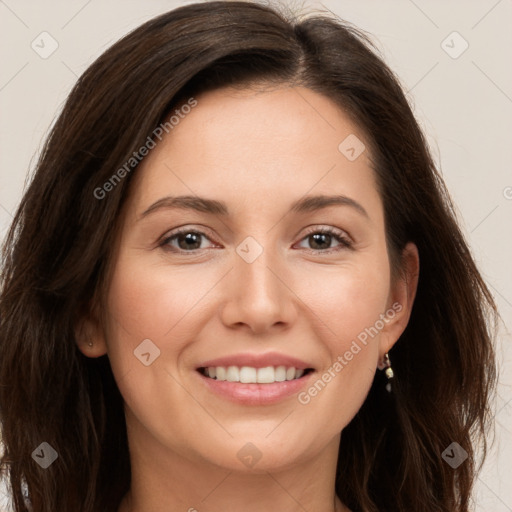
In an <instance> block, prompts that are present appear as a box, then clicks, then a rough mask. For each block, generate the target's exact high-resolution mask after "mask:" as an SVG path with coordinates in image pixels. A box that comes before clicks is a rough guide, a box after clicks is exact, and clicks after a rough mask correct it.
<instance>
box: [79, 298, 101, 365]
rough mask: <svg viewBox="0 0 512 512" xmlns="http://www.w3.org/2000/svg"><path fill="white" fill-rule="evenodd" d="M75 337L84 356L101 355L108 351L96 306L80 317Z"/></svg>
mask: <svg viewBox="0 0 512 512" xmlns="http://www.w3.org/2000/svg"><path fill="white" fill-rule="evenodd" d="M75 339H76V344H77V346H78V349H79V350H80V352H82V354H84V356H87V357H101V356H103V355H105V354H106V353H107V343H106V339H105V333H104V330H103V328H102V326H101V321H100V315H99V314H98V310H97V308H95V307H94V306H92V307H91V308H90V310H89V311H88V312H87V313H86V314H84V315H83V316H82V317H81V318H80V320H79V322H78V324H77V326H76V328H75Z"/></svg>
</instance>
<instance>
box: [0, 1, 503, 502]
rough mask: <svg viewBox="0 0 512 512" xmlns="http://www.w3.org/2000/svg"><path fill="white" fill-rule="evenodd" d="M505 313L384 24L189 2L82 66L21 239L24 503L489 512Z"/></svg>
mask: <svg viewBox="0 0 512 512" xmlns="http://www.w3.org/2000/svg"><path fill="white" fill-rule="evenodd" d="M495 311H496V310H495V306H494V303H493V300H492V297H491V295H490V293H489V291H488V289H487V287H486V286H485V284H484V282H483V280H482V278H481V276H480V274H479V272H478V270H477V268H476V266H475V264H474V261H473V259H472V257H471V254H470V252H469V249H468V245H467V243H466V242H465V240H464V238H463V235H462V234H461V231H460V229H459V227H458V226H457V223H456V220H455V217H454V214H453V210H452V206H451V202H450V199H449V196H448V194H447V192H446V190H445V188H444V185H443V182H442V179H441V177H440V176H439V174H438V172H437V171H436V169H435V165H434V163H433V161H432V158H431V156H430V154H429V152H428V148H427V144H426V142H425V139H424V137H423V135H422V133H421V130H420V128H419V126H418V124H417V122H416V120H415V119H414V116H413V114H412V112H411V109H410V107H409V106H408V104H407V101H406V99H405V97H404V94H403V92H402V90H401V89H400V87H399V85H398V82H397V79H396V78H395V77H394V75H393V73H392V72H391V71H390V70H389V69H388V68H387V67H386V65H385V64H384V62H383V61H382V60H381V59H380V58H379V57H378V56H377V55H376V53H375V52H374V51H373V49H372V47H371V43H370V42H369V41H368V40H367V39H366V38H365V37H364V36H363V35H362V34H361V33H360V32H358V31H357V30H355V29H354V28H352V27H350V26H349V25H348V24H345V23H342V22H340V21H339V20H337V19H332V18H330V17H327V16H320V15H317V16H310V17H307V18H304V19H298V18H297V19H292V18H291V17H287V16H286V15H285V14H283V13H282V12H279V11H278V10H277V9H276V8H270V7H265V6H262V5H259V4H256V3H251V2H237V1H235V2H210V3H206V4H205V3H200V4H199V3H198V4H192V5H187V6H184V7H180V8H178V9H175V10H173V11H170V12H168V13H166V14H163V15H161V16H159V17H157V18H155V19H153V20H150V21H149V22H147V23H145V24H144V25H142V26H141V27H139V28H138V29H136V30H134V31H133V32H132V33H130V34H128V35H127V36H126V37H124V38H123V39H122V40H121V41H119V42H117V43H116V44H114V45H113V46H112V47H111V48H110V49H109V50H107V51H106V52H105V53H104V54H103V55H102V56H100V58H99V59H98V60H97V61H96V62H94V63H93V64H92V65H91V66H90V67H89V69H88V70H87V71H86V72H85V73H84V75H83V76H82V77H81V78H80V79H79V81H78V83H77V84H76V86H75V88H74V89H73V91H72V92H71V94H70V96H69V98H68V101H67V103H66V105H65V107H64V109H63V112H62V114H61V115H60V117H59V119H58V120H57V122H56V124H55V126H54V128H53V130H52V132H51V135H50V137H49V139H48V141H47V143H46V145H45V148H44V151H43V154H42V156H41V159H40V162H39V164H38V168H37V170H36V173H35V175H34V177H33V179H32V181H31V184H30V186H29V188H28V190H27V192H26V193H25V195H24V197H23V199H22V202H21V204H20V206H19V209H18V211H17V213H16V216H15V219H14V222H13V225H12V227H11V230H10V232H9V236H8V238H7V242H6V244H5V248H4V253H3V276H2V290H1V297H0V314H1V319H0V321H1V323H0V356H1V359H0V383H1V385H0V408H1V415H2V416H1V418H2V434H3V442H4V445H5V454H4V457H3V459H2V464H3V466H4V469H5V471H6V472H8V475H9V479H10V483H11V485H12V489H13V500H14V508H15V511H16V512H21V511H25V510H29V509H30V510H32V511H33V512H43V511H44V512H47V511H55V510H73V511H80V512H86V511H87V512H93V511H94V512H97V511H109V512H111V511H117V512H141V511H147V512H149V511H151V512H153V511H161V510H166V511H168V510H189V512H190V511H193V510H197V511H199V512H203V511H214V510H215V511H216V510H245V511H259V510H269V509H279V510H286V511H297V510H311V511H318V512H320V511H322V512H323V511H325V512H327V511H329V512H331V511H333V510H335V511H337V512H340V511H348V510H351V511H353V512H355V511H386V510H393V511H411V510H414V511H429V512H431V511H467V510H469V504H470V499H471V490H472V485H473V482H474V479H475V476H476V472H477V470H478V464H477V463H478V460H477V456H476V453H475V451H476V448H477V446H480V445H479V444H478V443H480V442H482V443H483V447H484V453H485V433H486V429H487V427H488V423H489V418H490V414H489V397H490V393H491V391H492V390H493V387H494V385H495V362H494V350H493V343H492V332H491V329H490V327H489V323H488V320H492V319H493V318H494V317H495ZM24 488H25V489H26V490H27V494H28V498H27V499H25V500H24V498H23V489H24Z"/></svg>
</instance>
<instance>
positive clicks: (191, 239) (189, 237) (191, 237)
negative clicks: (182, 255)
mask: <svg viewBox="0 0 512 512" xmlns="http://www.w3.org/2000/svg"><path fill="white" fill-rule="evenodd" d="M183 238H184V239H185V243H184V244H181V243H180V244H179V245H180V249H187V248H188V249H191V248H192V249H197V248H198V247H191V245H190V244H194V243H196V244H197V243H198V242H197V239H198V238H199V237H198V236H197V233H187V234H186V235H185V236H181V237H180V240H183ZM195 239H196V240H195ZM199 245H201V243H200V242H199Z"/></svg>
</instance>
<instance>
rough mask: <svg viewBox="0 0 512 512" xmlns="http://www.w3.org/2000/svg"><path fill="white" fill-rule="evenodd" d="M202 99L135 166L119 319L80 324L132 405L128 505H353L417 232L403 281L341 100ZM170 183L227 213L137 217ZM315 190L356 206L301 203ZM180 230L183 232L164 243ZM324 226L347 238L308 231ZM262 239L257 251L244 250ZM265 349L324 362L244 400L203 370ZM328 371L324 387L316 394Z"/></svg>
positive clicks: (140, 510) (413, 281)
mask: <svg viewBox="0 0 512 512" xmlns="http://www.w3.org/2000/svg"><path fill="white" fill-rule="evenodd" d="M196 99H197V101H198V104H197V106H196V107H195V108H194V109H193V110H192V111H191V112H190V113H189V114H187V115H186V116H185V117H184V119H182V120H180V122H179V124H178V125H177V126H175V127H174V129H173V130H172V131H171V132H170V133H169V135H166V136H165V138H164V139H163V140H162V142H160V143H159V144H158V145H157V146H156V147H155V148H154V149H152V150H151V152H150V153H149V155H148V156H147V157H146V158H145V160H144V161H143V163H142V164H141V167H140V168H139V169H138V170H137V175H136V176H134V182H133V183H132V185H133V187H132V194H131V196H130V197H129V198H128V201H127V203H126V205H125V206H126V208H125V212H124V216H123V219H122V220H123V225H122V232H121V236H120V237H119V239H118V245H117V248H116V254H115V260H114V269H113V274H112V277H111V281H110V286H109V294H108V308H107V309H108V310H107V312H106V313H107V318H108V321H107V323H106V325H101V323H100V321H99V320H98V318H95V317H94V316H92V315H91V317H90V318H88V319H86V321H85V323H84V324H85V326H86V329H85V330H84V332H85V331H88V332H89V333H90V336H91V338H92V341H93V346H92V347H90V346H88V345H87V343H86V342H85V340H82V341H80V342H79V343H80V348H81V350H82V351H83V352H84V354H86V355H88V356H90V357H98V356H101V355H103V354H105V353H108V355H109V358H110V361H111V365H112V369H113V372H114V376H115V378H116V382H117V384H118V386H119V389H120V391H121V393H122V395H123V398H124V400H125V413H126V421H127V431H128V440H129V446H130V457H131V466H132V486H131V489H130V492H129V493H128V494H127V495H126V496H125V498H124V500H123V502H122V504H121V506H120V508H119V511H118V512H164V511H165V512H169V511H184V512H187V511H189V512H193V511H194V510H197V512H220V511H222V512H235V511H237V512H238V511H241V510H243V511H244V512H261V511H266V510H280V511H282V512H299V511H300V512H302V511H304V510H307V511H309V512H333V511H335V512H342V511H343V512H345V511H348V510H349V509H348V508H347V507H346V506H345V505H343V504H342V503H341V501H340V500H339V499H338V498H337V496H336V494H335V482H334V477H335V471H336V462H337V453H338V447H339V443H340V440H341V442H343V439H342V430H343V428H344V427H345V426H346V425H347V424H348V423H349V422H350V420H351V419H352V418H353V417H354V415H355V414H356V412H357V411H358V410H359V408H360V407H361V405H362V404H363V402H364V400H365V398H366V396H367V394H368V391H369V389H370V386H371V384H372V381H373V378H374V374H375V372H376V371H377V367H378V366H379V365H380V364H381V363H382V359H383V356H384V354H385V353H386V352H388V351H389V350H390V349H391V347H392V346H393V344H394V343H395V342H396V341H397V339H398V338H399V336H400V334H401V333H402V332H403V330H404V329H405V327H406V325H407V322H408V319H409V316H410V312H411V308H412V303H413V301H414V296H415V291H416V286H417V275H418V269H419V260H418V253H417V249H416V247H415V246H414V245H413V244H408V245H407V247H406V249H405V256H406V257H405V262H406V275H407V279H397V280H396V281H393V280H392V279H391V275H390V261H389V254H388V251H387V247H386V239H385V230H384V212H383V206H382V201H381V199H380V196H379V194H378V191H377V187H376V182H375V176H374V173H373V170H372V169H371V162H370V158H369V157H370V155H369V150H368V149H366V150H365V151H363V152H362V154H361V155H360V156H359V157H358V158H356V159H355V160H353V161H350V160H349V159H348V158H347V157H346V156H345V154H343V153H342V152H340V150H339V149H338V146H339V144H340V143H341V142H342V141H343V140H344V139H345V138H346V137H347V136H349V135H350V134H355V135H356V136H357V137H358V139H359V140H361V141H363V142H364V140H365V137H364V134H363V133H361V131H360V130H359V129H358V128H357V127H356V126H355V125H354V124H353V123H351V122H350V120H349V119H348V117H347V116H346V115H345V114H344V113H343V112H342V111H340V110H339V109H338V108H337V107H336V106H335V105H334V104H333V103H332V102H331V101H330V100H329V99H327V98H325V97H323V96H321V95H319V94H317V93H315V92H313V91H310V90H308V89H304V88H289V87H283V88H279V89H275V90H269V91H258V92H256V91H254V90H244V91H235V90H233V89H221V90H217V91H214V92H210V93H206V94H203V95H200V96H198V97H197V98H196ZM366 146H367V148H368V145H366ZM171 195H172V196H178V195H191V196H200V197H204V198H208V199H215V200H218V201H223V202H225V203H226V206H227V207H228V209H229V215H220V214H216V213H207V212H200V211H195V210H191V209H183V208H181V209H180V208H170V207H161V208H154V209H153V210H152V211H151V212H149V213H147V214H146V215H142V214H143V212H145V211H147V210H148V209H149V208H150V207H151V206H152V205H153V204H154V203H155V202H156V201H158V200H160V199H161V198H163V197H165V196H171ZM306 195H329V196H330V195H343V196H345V197H346V198H349V201H345V204H341V205H339V204H336V205H331V206H328V207H325V208H321V209H318V210H315V211H304V212H290V211H289V210H290V206H291V204H292V203H293V202H295V201H297V200H299V199H303V198H304V196H306ZM105 200H108V197H107V198H106V199H105ZM357 205H359V206H357ZM178 227H180V228H181V227H183V228H186V231H185V233H182V234H181V235H180V236H177V237H174V238H172V239H171V238H169V237H171V236H172V235H173V233H175V230H176V228H178ZM326 228H331V229H333V230H334V233H333V234H331V235H329V234H327V235H324V238H321V236H320V235H317V236H320V238H316V239H315V238H313V235H314V234H315V233H316V234H318V233H319V232H320V234H321V232H322V230H324V229H326ZM198 232H200V233H202V235H200V234H197V233H198ZM187 233H192V235H189V241H188V243H189V244H190V243H191V242H190V240H192V241H197V244H196V245H195V246H194V248H191V249H188V246H187V245H186V243H187V242H186V241H185V237H186V235H187ZM194 233H195V234H196V235H195V237H196V238H192V239H191V238H190V237H191V236H192V237H193V236H194ZM338 236H340V237H341V238H337V237H338ZM247 237H252V239H253V240H252V239H251V240H250V241H249V242H248V241H247V240H246V239H247ZM315 240H316V242H315ZM340 240H341V241H340ZM254 241H255V242H257V243H256V244H255V243H254ZM247 244H252V245H247ZM258 247H260V248H262V249H263V250H262V252H261V254H259V255H257V257H256V258H255V259H254V260H253V261H251V262H248V261H247V259H244V257H242V256H241V255H243V254H244V251H240V250H239V251H238V252H237V248H239V249H240V248H243V249H245V252H247V251H249V253H251V254H253V255H254V254H256V253H255V252H254V251H257V250H258ZM397 304H398V307H396V305H397ZM394 305H395V306H394ZM390 312H392V313H393V314H392V315H391V313H390ZM382 318H385V321H381V322H380V323H379V324H377V321H378V320H379V319H382ZM381 324H383V327H382V328H380V325H381ZM376 325H378V326H379V329H378V334H377V335H375V336H372V337H368V339H367V343H366V344H363V343H362V342H361V341H360V339H361V333H362V332H364V331H365V329H367V328H370V327H371V326H376ZM358 335H359V336H360V337H359V338H358ZM147 339H149V340H151V343H152V344H154V346H155V347H157V348H158V350H159V351H160V353H159V356H158V357H157V358H155V359H154V361H153V362H151V363H150V364H149V365H147V366H146V365H145V364H143V363H141V360H140V359H139V358H137V357H135V356H134V350H136V349H137V347H138V346H139V345H140V344H141V342H142V341H143V340H147ZM354 340H356V342H357V346H358V347H359V351H357V352H356V351H355V350H352V352H351V353H352V356H351V357H350V356H349V355H346V354H347V352H350V351H351V347H352V349H354V344H353V343H354ZM358 340H359V341H358ZM151 346H152V345H151ZM151 346H150V347H151ZM149 350H150V351H151V350H154V349H152V348H150V349H149ZM268 352H274V353H276V352H277V353H279V354H284V355H291V356H293V357H296V358H299V359H301V360H302V361H305V362H307V363H308V366H309V367H311V368H313V369H314V371H313V373H311V374H310V375H309V380H308V384H307V385H304V388H303V389H301V390H300V391H301V392H302V393H303V394H302V395H301V396H302V401H300V400H299V394H298V393H295V394H293V395H292V396H288V397H285V398H283V399H281V400H279V401H277V402H275V403H272V404H263V405H254V404H246V403H239V402H237V401H236V400H235V401H233V400H229V399H227V398H226V397H224V396H221V395H219V394H218V393H216V392H214V391H212V390H211V389H210V388H209V387H208V386H207V385H205V380H206V379H205V378H204V377H202V376H201V375H200V374H199V372H198V371H197V367H198V366H199V365H200V363H201V362H203V361H207V360H209V359H215V358H218V357H224V356H232V355H234V354H240V353H244V354H247V353H250V354H265V353H268ZM152 354H153V353H152ZM153 357H154V355H151V358H153ZM340 357H341V358H342V359H343V361H344V363H343V364H341V369H338V370H333V363H335V362H336V361H340V359H339V358H340ZM338 368H339V366H338ZM329 369H330V375H331V379H330V380H329V382H328V383H327V384H326V385H325V386H324V387H323V388H321V389H320V391H318V390H317V392H316V393H315V392H314V391H312V392H311V393H309V392H308V390H309V389H310V388H311V386H313V384H314V382H315V381H317V380H318V379H319V378H321V377H322V375H325V374H326V373H329ZM333 374H334V376H333ZM326 380H327V379H326ZM308 397H309V398H308ZM247 443H252V445H253V446H254V447H255V448H250V449H251V450H253V451H254V453H252V455H255V456H259V457H260V458H259V460H258V461H257V462H256V463H255V464H254V465H252V466H249V465H247V464H246V463H244V461H243V460H242V458H241V457H240V455H239V451H240V450H241V449H242V448H243V447H244V446H247ZM246 449H247V448H246ZM237 454H238V455H237Z"/></svg>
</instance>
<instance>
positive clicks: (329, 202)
mask: <svg viewBox="0 0 512 512" xmlns="http://www.w3.org/2000/svg"><path fill="white" fill-rule="evenodd" d="M329 206H349V207H351V208H353V209H354V210H356V211H357V212H358V213H360V214H361V215H363V216H364V217H366V218H367V219H369V218H370V216H369V215H368V212H367V211H366V210H365V209H364V208H363V206H362V205H361V204H359V203H358V202H357V201H355V200H354V199H351V198H350V197H347V196H344V195H334V196H327V195H312V196H306V197H303V198H301V199H299V200H297V201H295V202H293V203H292V205H291V207H290V210H289V211H290V212H291V213H307V212H313V211H316V210H321V209H323V208H328V207H329ZM173 208H177V209H182V210H195V211H198V212H202V213H210V214H213V215H220V216H223V217H226V216H229V214H230V213H229V209H228V207H227V205H226V203H224V202H223V201H218V200H216V199H207V198H205V197H199V196H174V197H173V196H166V197H162V198H161V199H159V200H158V201H156V202H154V203H153V204H152V205H151V206H150V207H149V208H147V209H146V210H144V211H143V212H142V214H141V215H140V217H139V220H142V219H143V218H145V217H146V216H148V215H149V214H150V213H153V212H156V211H158V210H162V209H173Z"/></svg>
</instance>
